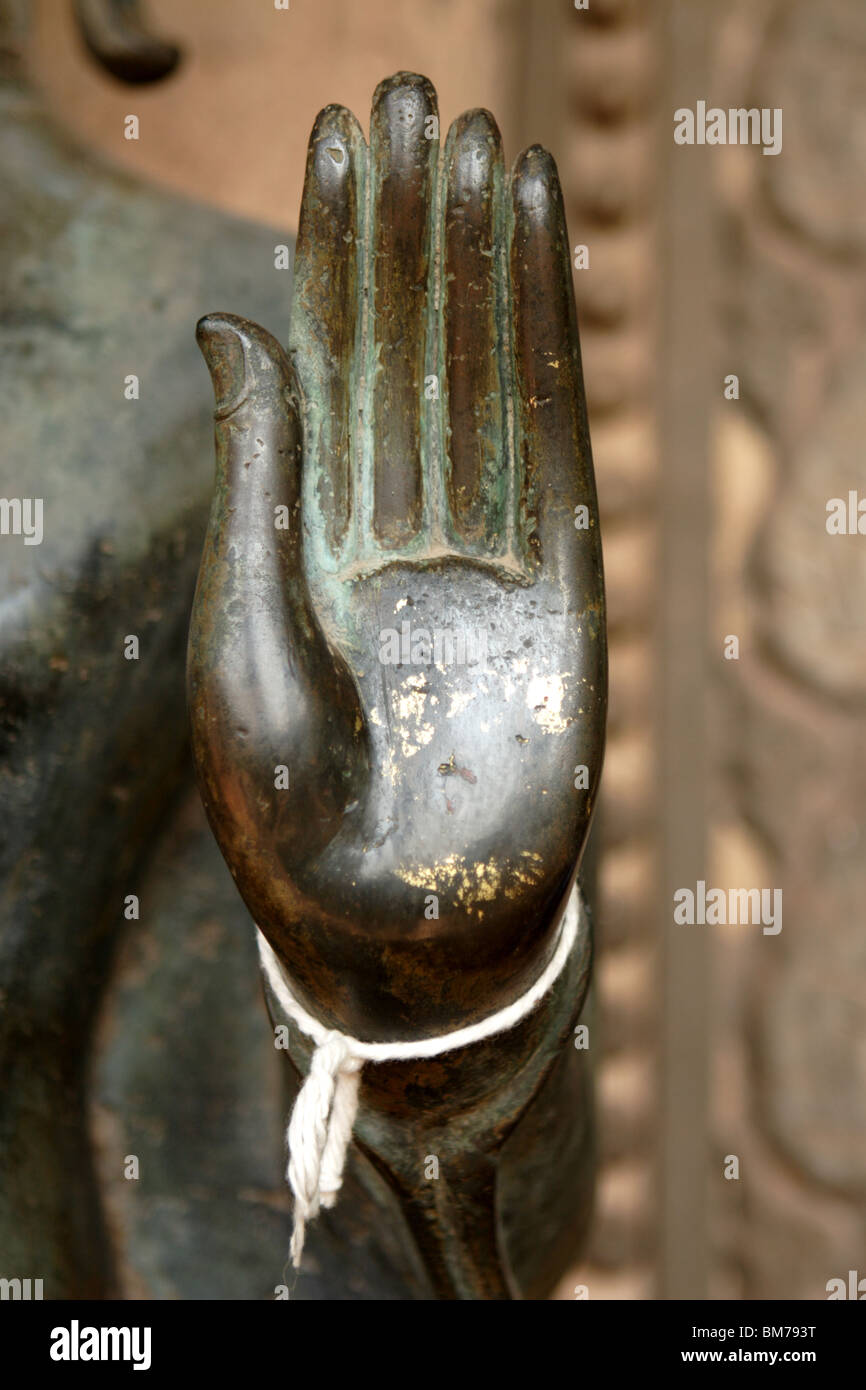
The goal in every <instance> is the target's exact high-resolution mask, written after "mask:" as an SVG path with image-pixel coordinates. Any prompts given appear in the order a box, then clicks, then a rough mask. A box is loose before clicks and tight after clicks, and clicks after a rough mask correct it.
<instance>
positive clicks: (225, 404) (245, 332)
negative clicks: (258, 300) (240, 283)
mask: <svg viewBox="0 0 866 1390" xmlns="http://www.w3.org/2000/svg"><path fill="white" fill-rule="evenodd" d="M195 336H196V342H197V343H198V346H199V349H200V350H201V354H202V356H203V357H204V360H205V362H206V364H207V368H208V371H209V372H210V375H211V381H212V383H213V388H214V399H215V401H216V412H217V415H218V416H225V415H227V414H229V413H230V412H231V411H232V410H235V409H237V407H238V406H239V405H240V404H241V403H242V401H243V400H245V399H246V398H247V397H248V396H249V395H251V394H252V393H253V392H257V391H260V390H262V389H268V388H269V387H272V386H282V387H285V388H286V389H287V390H288V392H289V393H290V394H291V393H294V394H295V395H297V394H298V382H297V375H296V372H295V368H294V366H293V364H292V363H291V361H290V360H289V358H288V356H287V354H286V352H285V350H284V349H283V347H282V346H281V345H280V343H278V342H277V340H276V338H274V337H273V336H272V334H270V333H268V332H267V330H266V329H264V328H260V327H259V325H258V324H257V323H251V322H250V320H249V319H243V318H240V317H239V316H238V315H237V314H224V313H215V314H206V315H205V316H204V318H202V319H199V321H198V323H197V325H196V333H195Z"/></svg>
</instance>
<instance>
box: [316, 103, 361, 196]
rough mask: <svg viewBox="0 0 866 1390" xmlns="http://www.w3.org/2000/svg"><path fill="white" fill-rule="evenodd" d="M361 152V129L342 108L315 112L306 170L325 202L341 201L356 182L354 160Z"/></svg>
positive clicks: (355, 164) (356, 159)
mask: <svg viewBox="0 0 866 1390" xmlns="http://www.w3.org/2000/svg"><path fill="white" fill-rule="evenodd" d="M364 149H365V141H364V135H363V132H362V130H361V127H360V125H359V123H358V121H357V120H356V118H355V117H354V116H353V115H352V112H351V111H349V110H347V109H346V107H345V106H333V105H332V106H325V107H324V108H323V109H322V110H321V111H320V112H319V114H318V116H317V117H316V119H315V122H314V123H313V129H312V132H311V134H310V144H309V156H308V165H307V170H308V176H309V175H310V174H312V175H313V176H314V178H315V184H316V191H317V192H318V194H319V195H320V196H321V197H322V198H324V199H325V201H326V202H332V201H335V200H336V199H338V198H340V197H344V196H345V193H346V191H347V190H348V189H349V188H350V186H351V185H352V183H353V181H356V180H357V162H358V157H359V155H360V154H361V153H362V152H363V150H364Z"/></svg>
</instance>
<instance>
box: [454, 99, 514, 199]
mask: <svg viewBox="0 0 866 1390" xmlns="http://www.w3.org/2000/svg"><path fill="white" fill-rule="evenodd" d="M445 164H446V168H447V171H448V174H447V177H448V187H449V197H450V200H451V201H452V202H457V203H470V202H476V201H478V200H479V198H484V197H485V196H486V195H488V194H489V191H490V189H491V187H492V184H493V180H494V176H495V173H496V169H497V166H500V165H501V164H502V137H501V135H500V133H499V127H498V126H497V124H496V121H495V120H494V119H493V116H492V115H491V114H490V112H489V111H485V110H483V109H482V108H478V109H477V110H474V111H464V113H463V115H462V116H458V118H457V120H456V121H454V123H453V124H452V126H451V129H450V130H449V132H448V139H447V142H446V154H445Z"/></svg>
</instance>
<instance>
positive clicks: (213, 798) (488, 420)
mask: <svg viewBox="0 0 866 1390" xmlns="http://www.w3.org/2000/svg"><path fill="white" fill-rule="evenodd" d="M437 133H438V117H437V110H436V98H435V93H434V91H433V89H432V87H431V85H430V83H429V82H428V81H427V80H426V79H424V78H421V77H417V76H414V75H411V74H405V73H401V74H398V75H397V76H395V77H393V78H391V79H389V80H388V81H386V82H383V83H382V84H381V85H380V87H379V89H378V90H377V92H376V95H375V98H374V103H373V113H372V120H371V132H370V141H369V146H368V145H367V144H366V142H365V141H364V139H363V136H362V134H361V131H360V128H359V126H358V123H357V122H356V120H355V118H354V117H353V116H352V115H351V114H350V113H349V112H347V111H346V110H344V109H343V108H340V107H335V106H331V107H327V108H326V109H325V110H324V111H323V112H322V113H321V114H320V116H319V117H318V119H317V121H316V124H315V126H314V129H313V133H312V137H311V141H310V147H309V155H308V163H307V174H306V182H305V188H304V197H303V205H302V208H301V217H300V224H299V235H298V244H297V256H296V265H295V277H294V297H293V304H292V315H291V333H290V342H289V350H288V352H285V351H284V350H283V349H282V347H280V345H279V344H278V343H277V342H276V341H275V340H274V339H273V338H272V337H271V336H270V335H269V334H268V333H267V332H265V331H264V330H263V329H262V328H259V327H257V326H256V325H254V324H252V323H249V322H247V321H245V320H243V319H240V318H236V317H234V316H232V315H228V314H211V315H209V316H208V317H207V318H205V319H203V320H202V321H201V323H200V324H199V329H198V337H199V343H200V346H201V348H202V351H203V353H204V356H205V359H206V361H207V363H208V366H209V368H210V371H211V375H212V379H213V383H214V391H215V397H216V407H217V408H216V450H217V478H216V489H215V495H214V501H213V506H212V511H211V518H210V523H209V528H208V533H207V538H206V542H205V548H204V555H203V559H202V565H201V570H200V574H199V581H198V587H197V592H196V599H195V604H194V610H193V618H192V626H191V632H190V644H189V656H188V697H189V705H190V714H191V722H192V736H193V748H194V754H195V761H196V768H197V774H198V778H199V785H200V788H201V792H202V797H203V800H204V804H205V808H206V810H207V814H208V817H209V820H210V823H211V826H212V828H213V831H214V834H215V836H216V838H217V840H218V843H219V845H220V848H221V850H222V852H223V855H224V856H225V858H226V861H227V863H228V865H229V867H230V869H231V871H232V874H233V876H234V878H235V880H236V882H237V885H238V888H239V890H240V892H241V894H242V896H243V898H244V900H245V902H246V904H247V906H248V908H249V910H250V912H251V914H252V916H253V919H254V921H255V922H256V923H257V925H258V927H259V928H260V930H261V931H262V933H264V935H265V936H266V938H267V940H268V941H269V942H270V944H271V946H272V948H273V950H274V951H275V953H276V956H277V957H278V959H279V961H280V963H281V965H282V967H283V968H284V970H285V973H286V977H287V979H288V980H290V982H291V986H292V989H293V991H294V993H295V995H296V996H297V998H298V999H299V1000H300V1002H301V1004H302V1005H303V1007H304V1009H306V1010H308V1011H309V1013H310V1014H312V1015H313V1016H315V1017H316V1018H317V1019H318V1020H320V1022H321V1023H322V1024H323V1025H325V1026H326V1027H327V1028H330V1029H334V1030H337V1031H339V1032H340V1033H344V1034H349V1035H352V1036H353V1037H354V1038H356V1039H359V1040H361V1041H362V1042H367V1043H373V1042H377V1043H388V1042H392V1041H394V1040H397V1039H400V1040H411V1039H418V1040H420V1039H430V1038H434V1037H437V1036H439V1035H441V1034H446V1033H449V1032H451V1031H453V1030H455V1029H459V1028H462V1027H464V1026H466V1025H469V1024H472V1023H476V1022H478V1021H479V1020H481V1019H484V1018H485V1017H487V1016H489V1015H491V1014H494V1013H496V1012H497V1010H500V1009H502V1008H503V1007H505V1006H507V1005H509V1004H511V1003H513V1002H514V1001H516V1000H518V999H519V998H520V997H521V996H522V995H524V994H525V992H526V991H527V990H528V989H529V988H530V987H531V985H532V983H533V981H534V980H536V979H537V978H538V977H539V976H540V975H541V974H542V972H543V971H544V969H545V967H546V966H547V965H548V962H549V961H550V960H551V957H552V956H553V953H554V951H555V949H556V946H557V942H558V940H559V933H560V932H561V930H562V920H563V914H564V911H565V907H566V903H567V901H568V899H569V895H570V894H571V893H572V891H573V885H574V883H575V875H576V873H577V870H578V868H579V865H580V860H581V855H582V852H583V848H584V845H585V841H586V837H587V833H588V830H589V825H590V819H591V816H592V811H593V807H594V802H595V798H596V792H597V787H598V781H599V776H600V771H601V762H602V754H603V743H604V721H605V709H606V694H607V692H606V645H605V618H604V591H603V578H602V565H601V546H600V538H599V528H598V512H597V504H596V496H595V484H594V478H593V471H592V462H591V455H590V446H589V435H588V429H587V422H586V408H585V402H584V392H583V381H582V373H581V364H580V350H579V343H578V334H577V324H576V315H575V308H574V299H573V291H572V285H571V269H570V255H569V244H568V237H567V232H566V228H565V222H564V217H563V211H562V199H561V194H560V190H559V184H558V179H557V174H556V169H555V165H554V163H553V160H552V159H551V157H550V156H549V155H548V154H547V153H546V152H545V151H544V150H542V149H540V148H538V147H533V148H531V149H529V150H527V151H526V152H525V153H524V154H523V155H522V156H521V157H520V159H518V161H517V163H516V165H515V167H514V170H513V172H512V174H511V176H510V178H508V177H507V176H506V173H505V168H504V163H503V156H502V149H501V142H500V138H499V133H498V130H497V128H496V125H495V122H494V121H493V119H492V117H491V116H490V115H489V114H488V113H487V112H483V111H474V112H469V113H467V114H466V115H464V116H462V117H461V118H460V119H459V120H458V121H456V122H455V124H454V125H453V126H452V128H451V130H450V132H449V134H448V138H447V140H446V142H445V146H444V149H443V150H442V151H441V153H440V150H439V142H438V138H437ZM589 956H590V942H589V928H588V925H587V923H586V918H585V917H583V918H582V924H581V927H580V930H579V931H578V936H577V941H576V943H575V946H574V949H573V950H572V951H571V954H570V956H569V959H568V962H567V964H566V967H565V969H564V970H563V972H562V974H561V975H560V976H559V978H558V979H557V981H556V983H555V984H554V986H553V988H552V989H551V990H550V992H549V993H548V994H547V996H546V997H545V999H544V1000H543V1001H542V1003H541V1004H540V1005H539V1006H538V1007H537V1008H535V1009H534V1010H533V1011H532V1012H531V1013H530V1014H529V1015H528V1016H527V1017H526V1018H525V1019H524V1020H523V1021H522V1022H520V1023H519V1024H518V1025H517V1026H515V1027H513V1028H512V1029H510V1030H509V1031H507V1032H504V1033H501V1034H499V1035H498V1036H496V1037H494V1038H490V1039H488V1040H486V1041H485V1042H482V1043H476V1044H473V1045H472V1046H467V1047H465V1048H460V1049H459V1050H456V1051H452V1052H449V1053H447V1054H445V1055H444V1056H442V1057H437V1058H434V1059H429V1060H410V1061H401V1062H394V1061H385V1062H383V1063H381V1064H377V1065H376V1066H373V1067H368V1068H366V1069H365V1071H364V1074H363V1080H362V1083H361V1104H360V1111H359V1115H358V1118H357V1122H356V1125H355V1140H356V1144H355V1149H354V1156H353V1160H352V1162H353V1165H354V1168H355V1170H356V1171H357V1173H359V1174H360V1177H361V1181H362V1183H363V1184H364V1185H365V1186H366V1192H367V1197H368V1199H369V1200H371V1201H372V1202H373V1203H374V1206H378V1207H379V1208H380V1209H381V1211H382V1212H383V1213H384V1216H383V1219H384V1220H386V1221H388V1222H390V1223H391V1224H392V1225H394V1226H395V1227H396V1226H400V1228H401V1230H402V1231H403V1233H404V1235H405V1238H406V1240H407V1241H408V1242H409V1244H410V1246H411V1252H410V1254H409V1255H408V1256H407V1262H408V1264H409V1265H411V1266H412V1267H413V1269H414V1270H415V1276H416V1285H417V1288H416V1296H421V1297H423V1296H425V1295H426V1296H434V1297H441V1298H484V1299H486V1298H511V1297H516V1296H521V1295H528V1296H543V1295H544V1294H545V1293H547V1292H549V1290H550V1288H551V1286H552V1284H553V1283H554V1282H555V1280H556V1278H557V1277H558V1276H559V1274H560V1273H561V1272H562V1270H563V1268H564V1266H565V1263H566V1262H567V1260H568V1259H569V1258H570V1257H572V1256H573V1255H574V1254H575V1251H576V1248H577V1246H578V1245H579V1241H580V1237H581V1234H582V1231H583V1228H584V1226H585V1223H586V1219H587V1214H588V1210H589V1200H590V1194H591V1171H592V1155H591V1124H590V1099H589V1089H588V1081H587V1076H586V1068H585V1058H586V1053H585V1051H583V1050H581V1049H579V1048H577V1047H576V1046H575V1045H574V1043H575V1039H574V1030H575V1025H576V1023H577V1020H578V1018H579V1017H580V1013H581V1009H582V1006H583V1003H584V997H585V994H586V989H587V984H588V979H589ZM270 1003H271V1008H272V1012H273V1016H274V1021H275V1022H279V1021H280V1017H281V1013H280V1005H279V1003H278V1001H277V1000H275V999H274V997H273V996H271V1000H270ZM289 1035H290V1037H291V1044H290V1053H291V1056H292V1058H293V1061H294V1062H295V1065H296V1067H297V1069H298V1071H299V1073H300V1074H303V1073H304V1072H305V1071H306V1070H307V1067H308V1065H309V1053H310V1045H309V1043H308V1041H307V1040H306V1039H305V1038H304V1037H303V1036H302V1035H301V1034H300V1033H299V1032H298V1030H297V1029H294V1028H293V1027H292V1026H290V1027H289ZM432 1160H435V1162H433V1161H432ZM340 1219H341V1212H340V1209H339V1208H338V1210H337V1212H336V1213H335V1214H334V1215H333V1216H332V1217H331V1218H329V1220H330V1221H331V1222H332V1223H339V1221H340ZM346 1219H347V1220H348V1219H349V1218H348V1216H347V1218H346Z"/></svg>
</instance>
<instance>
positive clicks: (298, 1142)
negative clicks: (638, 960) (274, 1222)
mask: <svg viewBox="0 0 866 1390" xmlns="http://www.w3.org/2000/svg"><path fill="white" fill-rule="evenodd" d="M582 916H583V912H582V907H581V901H580V893H579V892H578V888H577V884H576V883H575V884H574V886H573V888H572V891H571V895H570V896H569V899H568V903H567V904H566V908H565V912H564V913H563V918H562V925H561V927H560V931H559V940H558V942H557V946H556V950H555V951H554V953H553V955H552V956H551V958H550V960H549V961H548V963H547V965H546V966H545V969H544V971H543V973H542V974H541V975H540V976H539V977H538V979H537V980H536V981H535V983H534V984H533V985H531V986H530V987H529V989H528V990H527V991H526V993H525V994H523V995H521V996H520V998H519V999H515V1000H514V1002H513V1003H512V1004H508V1005H506V1007H505V1008H504V1009H500V1010H499V1011H498V1013H495V1014H491V1015H490V1016H489V1017H488V1018H483V1019H481V1020H480V1022H478V1023H471V1024H469V1026H468V1027H466V1028H458V1029H456V1030H455V1031H454V1032H453V1033H443V1034H441V1035H440V1036H439V1037H436V1038H420V1039H417V1040H415V1041H413V1042H389V1043H367V1042H361V1040H360V1039H359V1038H352V1037H349V1035H348V1034H346V1033H340V1032H338V1031H337V1029H334V1028H327V1027H325V1025H324V1024H323V1023H320V1022H319V1020H318V1019H316V1018H314V1017H313V1016H312V1014H309V1013H308V1012H307V1010H306V1009H305V1008H304V1006H303V1004H301V1003H300V1002H299V1001H298V1000H297V999H296V998H295V996H294V994H293V993H292V990H291V987H290V986H289V983H288V981H287V979H286V976H285V972H284V971H283V967H282V965H281V964H280V961H279V959H278V958H277V956H276V955H275V953H274V951H273V950H272V948H271V946H270V944H269V943H268V941H267V940H266V939H265V937H264V936H263V935H262V933H261V931H259V930H258V928H257V929H256V931H257V937H258V943H259V956H260V957H261V963H262V969H263V970H264V973H265V976H266V978H267V981H268V984H269V985H270V987H271V989H272V990H273V993H274V995H275V996H276V998H277V1000H278V1002H279V1004H280V1007H281V1008H282V1010H283V1012H284V1013H285V1014H287V1015H288V1017H289V1018H290V1019H292V1020H293V1022H294V1023H296V1024H297V1026H298V1027H299V1028H300V1030H301V1032H302V1033H305V1034H306V1035H307V1037H308V1038H312V1040H313V1042H314V1043H315V1051H314V1052H313V1056H312V1060H311V1062H310V1070H309V1072H308V1073H307V1076H306V1078H305V1080H304V1083H303V1085H302V1086H301V1089H300V1091H299V1092H298V1097H297V1100H296V1101H295V1105H294V1109H293V1110H292V1114H291V1118H290V1120H289V1125H288V1129H287V1131H286V1139H287V1142H288V1148H289V1162H288V1168H287V1170H286V1177H287V1179H288V1182H289V1186H290V1187H291V1189H292V1192H293V1193H294V1196H295V1224H294V1231H293V1233H292V1245H291V1254H292V1263H293V1264H294V1266H295V1268H296V1269H297V1268H298V1266H299V1265H300V1263H301V1252H302V1250H303V1248H304V1234H305V1230H306V1225H307V1222H308V1221H311V1220H312V1219H313V1217H315V1216H316V1215H317V1214H318V1211H319V1208H320V1207H331V1206H333V1205H334V1203H335V1201H336V1200H337V1193H338V1192H339V1190H340V1185H341V1183H342V1181H343V1169H344V1168H345V1166H346V1153H347V1150H348V1147H349V1141H350V1139H351V1137H352V1130H353V1128H354V1124H355V1116H356V1115H357V1113H358V1092H359V1089H360V1083H361V1068H362V1067H363V1065H364V1063H365V1062H403V1061H411V1060H414V1059H420V1058H426V1057H439V1056H441V1055H442V1053H443V1052H453V1051H454V1050H455V1049H456V1048H458V1047H468V1046H470V1045H471V1044H472V1043H477V1042H482V1041H483V1040H484V1039H485V1038H490V1037H493V1036H494V1035H495V1034H496V1033H504V1032H505V1031H506V1030H507V1029H509V1028H513V1027H514V1026H515V1025H516V1024H518V1023H520V1022H521V1021H522V1020H523V1019H524V1018H526V1016H527V1014H530V1013H531V1012H532V1010H533V1009H534V1008H535V1007H536V1005H538V1004H539V1003H540V1002H541V1000H542V999H543V998H544V996H545V994H547V992H548V990H550V989H551V988H552V987H553V985H554V984H555V983H556V980H557V979H558V978H559V976H560V974H561V973H562V970H563V969H564V967H565V963H566V961H567V960H568V958H569V956H570V955H571V952H572V948H573V947H574V943H575V942H576V941H577V939H578V935H579V930H580V924H581V919H582Z"/></svg>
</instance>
